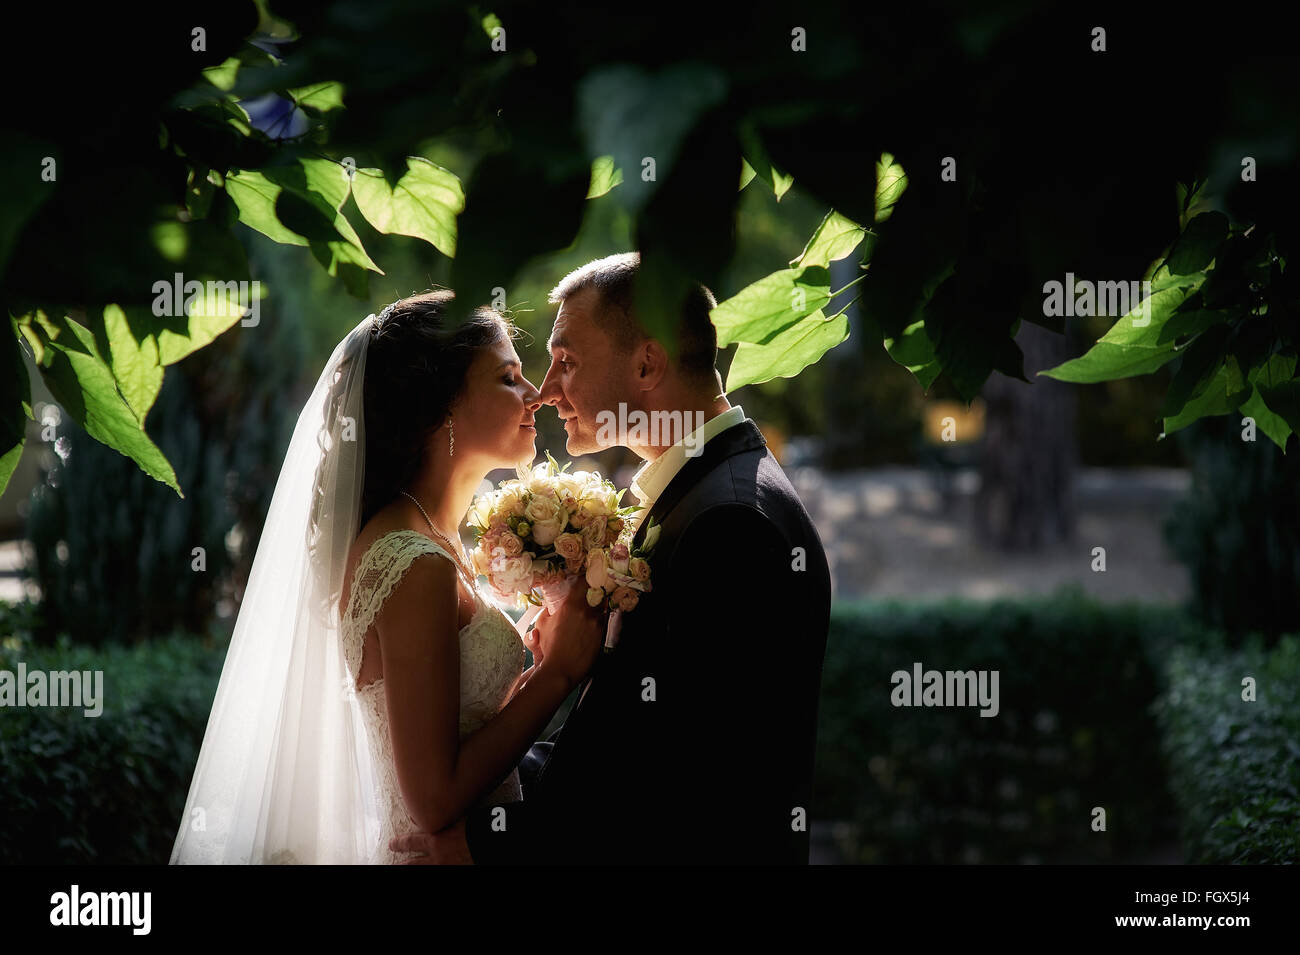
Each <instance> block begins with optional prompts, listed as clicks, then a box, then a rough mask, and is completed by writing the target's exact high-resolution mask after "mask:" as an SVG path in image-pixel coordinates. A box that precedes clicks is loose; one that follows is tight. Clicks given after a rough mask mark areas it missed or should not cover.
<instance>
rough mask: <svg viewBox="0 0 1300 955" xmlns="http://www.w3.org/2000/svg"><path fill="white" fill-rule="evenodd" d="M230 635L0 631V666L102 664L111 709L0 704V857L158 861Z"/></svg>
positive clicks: (173, 827) (171, 831)
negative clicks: (84, 637) (39, 642)
mask: <svg viewBox="0 0 1300 955" xmlns="http://www.w3.org/2000/svg"><path fill="white" fill-rule="evenodd" d="M224 657H225V650H224V647H218V648H215V649H214V648H210V647H205V646H204V645H203V643H202V642H200V641H199V640H196V639H195V638H193V637H188V636H180V635H177V636H173V637H170V638H168V639H163V640H158V641H155V642H154V643H152V644H145V645H141V646H138V647H133V648H125V647H116V646H108V647H104V648H102V649H96V648H92V647H87V646H84V645H74V644H72V643H70V642H69V641H68V640H67V639H66V638H60V640H59V641H58V642H57V644H56V645H55V646H52V647H49V646H44V647H37V646H32V645H31V644H30V642H29V641H27V640H26V639H25V638H24V637H22V636H20V635H8V636H4V638H3V640H2V641H0V670H9V671H11V672H14V671H16V670H17V667H18V663H19V661H22V662H23V663H25V664H26V666H27V671H28V672H29V673H30V672H32V671H35V670H45V671H49V670H92V671H93V670H102V671H103V695H104V699H103V701H102V702H103V712H102V713H101V714H100V715H99V716H97V717H87V716H85V715H84V710H83V708H74V707H22V708H19V707H13V708H8V707H7V708H5V709H3V710H0V789H2V790H3V793H4V795H3V797H0V799H3V810H2V811H0V817H2V818H3V820H4V823H3V825H0V863H4V864H11V865H12V864H22V865H48V864H88V863H91V864H93V863H114V864H160V863H165V862H166V861H167V859H168V856H169V855H170V853H171V847H172V843H173V841H174V840H175V838H176V831H177V827H178V826H179V825H180V821H181V812H182V811H183V810H184V808H185V797H186V795H187V793H188V791H189V784H190V777H191V775H192V773H193V771H194V764H195V762H196V760H197V759H198V747H199V744H200V743H201V742H202V738H203V730H204V727H206V725H207V720H208V712H209V710H210V709H211V707H212V699H213V696H214V694H215V692H216V686H217V680H218V678H219V677H220V673H221V664H222V660H223V659H224Z"/></svg>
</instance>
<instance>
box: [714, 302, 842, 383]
mask: <svg viewBox="0 0 1300 955" xmlns="http://www.w3.org/2000/svg"><path fill="white" fill-rule="evenodd" d="M848 337H849V320H848V317H847V316H845V315H843V314H841V315H833V316H831V317H830V318H827V317H826V316H825V315H823V314H822V313H821V311H816V312H814V313H813V314H811V315H809V316H807V317H806V318H803V319H800V320H799V321H797V322H795V323H794V324H793V325H791V326H790V327H789V328H787V329H785V330H784V331H782V332H779V333H778V334H777V335H776V337H774V338H773V339H772V340H771V341H769V342H767V343H766V344H763V345H758V344H755V343H753V342H741V343H740V344H739V346H737V348H736V355H735V357H734V358H733V359H732V361H731V368H730V369H728V371H727V391H728V392H732V391H735V390H736V389H737V388H740V387H743V386H744V385H754V384H759V383H761V382H764V381H770V380H771V379H773V378H778V377H780V378H793V377H794V376H795V375H797V374H799V372H801V371H803V370H804V369H805V368H807V367H808V366H809V365H811V364H813V363H814V362H817V361H819V360H820V359H821V357H822V356H823V355H824V354H826V353H827V352H828V351H830V350H831V349H832V348H834V347H835V346H836V345H838V344H840V343H841V342H842V341H844V340H845V339H846V338H848Z"/></svg>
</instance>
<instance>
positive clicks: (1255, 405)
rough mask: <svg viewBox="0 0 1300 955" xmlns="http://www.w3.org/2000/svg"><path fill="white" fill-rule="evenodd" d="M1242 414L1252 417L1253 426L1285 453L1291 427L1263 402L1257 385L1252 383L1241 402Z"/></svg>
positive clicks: (1240, 409)
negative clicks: (1248, 393) (1248, 392)
mask: <svg viewBox="0 0 1300 955" xmlns="http://www.w3.org/2000/svg"><path fill="white" fill-rule="evenodd" d="M1238 410H1239V411H1240V412H1241V413H1242V414H1243V415H1246V416H1248V417H1250V418H1253V419H1254V421H1255V427H1256V428H1258V429H1259V430H1260V431H1262V432H1264V434H1265V435H1267V436H1268V438H1269V440H1271V441H1272V442H1273V443H1274V444H1276V445H1277V446H1278V447H1279V448H1281V449H1282V453H1283V454H1285V453H1286V442H1287V438H1289V437H1290V436H1291V432H1292V428H1291V426H1290V425H1288V424H1287V423H1286V419H1284V418H1283V417H1282V416H1281V415H1278V414H1274V413H1273V411H1272V410H1271V409H1270V408H1269V407H1268V405H1267V404H1266V403H1265V402H1264V397H1263V395H1261V394H1260V393H1259V387H1258V386H1257V385H1252V386H1251V389H1250V397H1249V398H1247V399H1246V400H1245V401H1244V402H1242V405H1241V407H1240V408H1239V409H1238Z"/></svg>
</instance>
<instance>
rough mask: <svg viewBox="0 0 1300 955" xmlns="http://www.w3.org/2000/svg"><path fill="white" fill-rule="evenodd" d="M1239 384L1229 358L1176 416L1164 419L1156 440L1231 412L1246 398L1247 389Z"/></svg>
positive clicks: (1240, 378)
mask: <svg viewBox="0 0 1300 955" xmlns="http://www.w3.org/2000/svg"><path fill="white" fill-rule="evenodd" d="M1243 384H1244V381H1243V378H1242V375H1241V370H1240V369H1239V368H1238V367H1237V362H1236V359H1234V358H1233V357H1232V356H1231V355H1229V356H1228V357H1227V358H1226V359H1225V360H1224V363H1223V365H1222V366H1221V367H1220V368H1219V370H1218V372H1217V373H1216V374H1215V375H1214V377H1213V378H1212V379H1211V380H1210V383H1209V384H1208V385H1207V386H1206V387H1205V388H1203V389H1202V390H1201V391H1200V392H1199V393H1198V394H1196V395H1195V396H1193V397H1192V398H1191V399H1189V400H1188V401H1187V403H1186V404H1184V405H1183V406H1182V409H1181V410H1180V411H1179V412H1178V414H1177V415H1175V416H1174V417H1172V418H1165V419H1164V428H1165V430H1164V433H1163V434H1161V435H1160V437H1161V438H1164V437H1167V436H1169V435H1171V434H1173V433H1174V432H1175V431H1179V430H1181V429H1183V428H1185V427H1187V426H1188V425H1189V424H1191V423H1192V422H1193V421H1196V420H1198V419H1200V418H1204V417H1207V416H1212V415H1221V414H1227V413H1228V412H1230V411H1233V410H1234V409H1236V408H1237V407H1238V406H1240V405H1241V403H1242V402H1243V401H1245V400H1246V398H1247V397H1248V394H1249V390H1248V389H1246V388H1244V387H1243Z"/></svg>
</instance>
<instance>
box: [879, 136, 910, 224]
mask: <svg viewBox="0 0 1300 955" xmlns="http://www.w3.org/2000/svg"><path fill="white" fill-rule="evenodd" d="M906 191H907V173H906V172H904V171H903V167H902V166H901V165H900V164H898V163H896V162H894V157H893V154H892V153H882V154H881V156H880V159H879V161H878V162H877V163H876V221H877V222H884V221H885V220H886V219H888V218H889V217H890V216H891V215H893V214H894V205H895V204H896V203H897V202H898V200H899V198H900V197H902V195H903V193H904V192H906Z"/></svg>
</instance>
